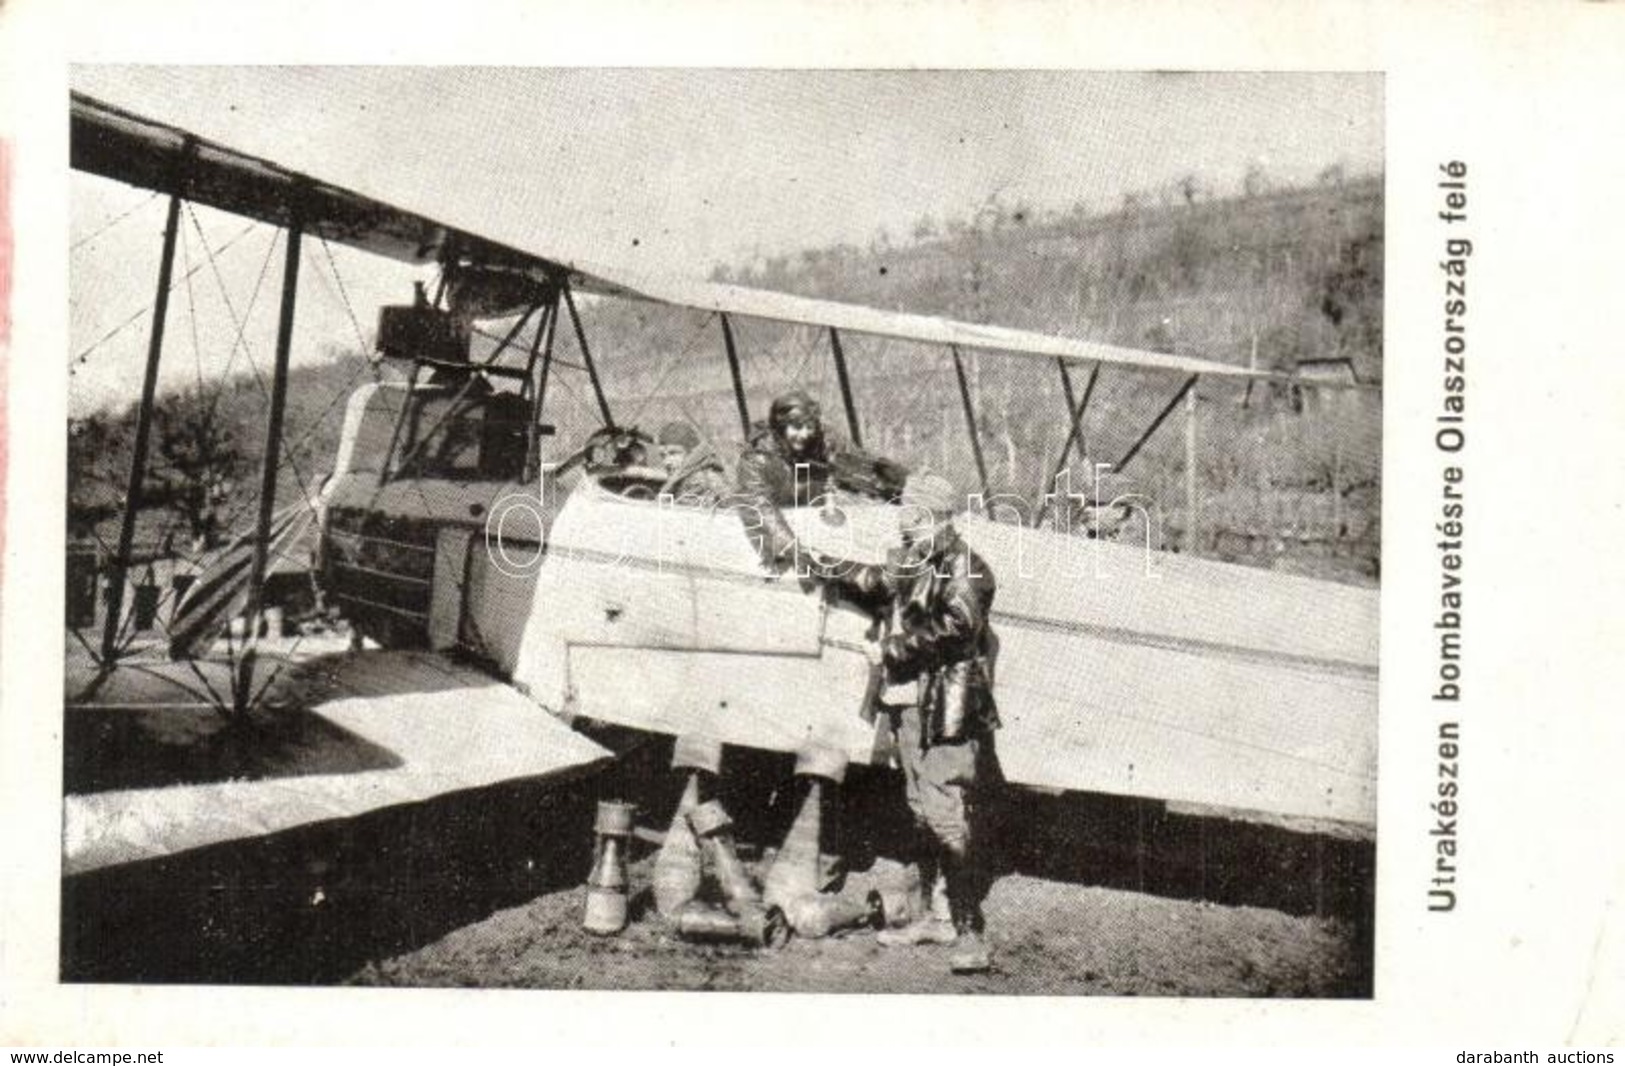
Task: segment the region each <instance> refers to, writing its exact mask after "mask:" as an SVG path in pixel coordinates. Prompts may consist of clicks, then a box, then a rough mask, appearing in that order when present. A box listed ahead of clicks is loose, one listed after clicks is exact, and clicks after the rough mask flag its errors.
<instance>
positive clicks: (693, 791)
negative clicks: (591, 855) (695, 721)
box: [653, 735, 722, 918]
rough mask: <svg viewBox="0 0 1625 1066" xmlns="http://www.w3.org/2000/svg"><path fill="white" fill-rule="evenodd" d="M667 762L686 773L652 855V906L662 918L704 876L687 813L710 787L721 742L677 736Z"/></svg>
mask: <svg viewBox="0 0 1625 1066" xmlns="http://www.w3.org/2000/svg"><path fill="white" fill-rule="evenodd" d="M671 765H672V768H673V769H675V770H687V771H689V774H688V784H687V785H686V786H685V787H684V789H683V796H682V798H681V799H680V800H678V802H677V811H676V813H675V814H673V815H672V819H671V825H670V826H669V827H668V828H667V829H666V839H665V840H664V841H663V842H662V843H661V845H660V854H658V855H657V856H655V866H654V878H653V880H654V896H655V909H656V910H658V911H659V912H660V913H661V914H662V915H663V916H665V917H666V918H673V917H675V916H676V914H677V911H678V910H679V909H681V908H682V906H683V905H684V904H686V903H688V902H689V901H690V900H692V899H693V898H694V897H695V896H696V895H698V894H699V891H700V883H701V881H702V880H703V879H704V870H703V868H702V867H703V863H702V856H701V854H700V850H701V849H700V839H699V837H697V836H696V835H695V834H694V828H693V826H691V825H690V824H689V814H690V813H692V812H693V810H694V808H695V807H697V806H699V805H700V801H701V798H702V797H701V793H702V792H708V791H709V790H710V785H709V782H710V779H711V778H714V777H715V776H716V775H717V773H718V772H719V771H720V770H721V769H722V745H721V744H720V743H718V742H717V741H714V740H711V739H710V738H708V737H699V736H693V735H684V736H680V737H678V738H677V743H676V744H675V745H674V746H673V749H672V756H671Z"/></svg>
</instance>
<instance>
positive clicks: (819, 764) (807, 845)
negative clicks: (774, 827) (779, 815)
mask: <svg viewBox="0 0 1625 1066" xmlns="http://www.w3.org/2000/svg"><path fill="white" fill-rule="evenodd" d="M796 773H797V775H798V776H800V777H801V778H802V779H803V780H804V781H805V782H806V795H805V796H803V797H802V800H801V809H800V810H798V811H797V812H796V817H795V821H793V822H791V823H790V830H789V832H787V833H785V835H784V844H783V846H782V847H780V848H779V854H778V857H777V858H775V859H774V860H773V866H772V868H771V869H770V870H768V872H767V880H766V881H765V882H764V884H763V886H762V891H763V897H764V898H765V899H766V900H767V901H768V902H769V903H774V904H777V905H778V906H780V907H783V908H784V909H785V911H786V913H789V912H790V908H791V906H792V904H793V902H794V901H796V900H799V899H801V898H803V897H805V896H810V895H813V894H815V893H816V892H817V891H818V889H819V887H820V882H821V880H822V876H821V869H820V861H819V855H820V849H819V843H820V840H821V838H822V837H823V831H824V783H825V782H829V783H830V784H829V787H831V788H834V787H835V784H836V783H838V782H840V781H841V780H842V779H843V778H844V777H845V776H846V755H845V753H844V752H842V751H840V750H839V749H836V748H828V747H821V746H809V747H806V748H803V749H802V750H801V751H800V752H799V753H797V755H796ZM791 921H792V924H794V919H793V918H792V920H791Z"/></svg>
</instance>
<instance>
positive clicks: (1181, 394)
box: [1112, 374, 1202, 473]
mask: <svg viewBox="0 0 1625 1066" xmlns="http://www.w3.org/2000/svg"><path fill="white" fill-rule="evenodd" d="M1201 376H1202V375H1200V374H1192V375H1191V376H1190V377H1188V378H1186V379H1185V384H1183V385H1181V386H1180V387H1179V391H1178V392H1176V393H1174V396H1173V399H1171V400H1169V401H1168V406H1166V407H1164V408H1163V409H1162V413H1161V414H1159V415H1157V417H1156V419H1155V421H1153V422H1152V423H1151V425H1149V426H1147V427H1146V430H1145V432H1144V433H1142V434H1140V439H1139V440H1137V441H1135V442H1134V447H1132V448H1130V449H1129V450H1128V451H1127V452H1125V453H1124V454H1123V458H1121V459H1119V460H1118V461H1117V465H1116V466H1114V467H1112V470H1113V472H1114V473H1122V472H1123V468H1124V467H1126V466H1128V464H1129V463H1131V462H1133V461H1134V457H1135V456H1136V455H1139V454H1140V449H1141V448H1143V447H1145V442H1146V441H1148V440H1150V439H1151V435H1152V434H1153V433H1155V432H1156V431H1157V430H1159V429H1161V428H1162V424H1163V423H1164V422H1166V421H1168V416H1169V415H1171V414H1173V413H1174V408H1176V407H1178V406H1179V401H1180V400H1183V399H1184V398H1185V394H1186V393H1188V392H1190V391H1191V390H1192V389H1193V388H1195V387H1196V382H1197V380H1198V379H1199V378H1200V377H1201Z"/></svg>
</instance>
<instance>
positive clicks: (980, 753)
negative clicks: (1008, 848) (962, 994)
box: [813, 475, 1001, 972]
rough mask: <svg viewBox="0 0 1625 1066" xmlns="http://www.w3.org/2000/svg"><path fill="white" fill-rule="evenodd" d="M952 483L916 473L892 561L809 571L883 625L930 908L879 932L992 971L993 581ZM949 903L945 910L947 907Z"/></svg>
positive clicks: (826, 564) (890, 705) (822, 564)
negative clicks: (957, 524) (945, 950)
mask: <svg viewBox="0 0 1625 1066" xmlns="http://www.w3.org/2000/svg"><path fill="white" fill-rule="evenodd" d="M955 500H956V496H955V493H954V490H953V487H952V486H951V485H949V484H948V482H947V481H945V480H943V479H942V478H940V477H935V476H932V475H925V476H919V477H912V478H910V479H909V480H908V484H907V486H906V487H905V488H904V490H903V497H902V504H903V510H902V512H901V514H900V517H899V524H900V526H901V527H902V531H903V548H902V550H901V551H900V552H897V553H894V555H893V557H892V558H891V559H890V560H889V561H888V562H887V563H886V564H885V565H872V564H858V563H853V562H850V561H846V560H836V559H831V558H827V557H823V556H815V557H814V565H813V572H814V573H815V574H816V575H817V576H818V577H819V578H820V579H822V580H825V581H827V582H829V583H830V584H832V585H834V586H835V588H836V589H837V591H838V592H840V593H842V594H844V595H846V596H847V597H849V598H850V599H852V600H854V601H856V602H857V603H859V604H861V605H864V606H867V607H869V608H870V609H871V610H873V611H875V612H876V613H877V615H880V616H881V617H882V618H884V619H886V620H887V622H888V632H887V635H886V636H885V638H884V639H883V640H882V641H881V645H880V648H881V658H882V662H883V665H884V668H885V673H886V679H887V681H888V683H889V688H888V689H887V691H886V693H885V694H884V696H883V698H882V706H883V707H884V709H885V710H886V712H887V714H888V716H889V718H890V720H891V723H892V727H893V729H894V731H895V734H896V740H897V750H898V755H899V758H900V761H901V762H902V769H903V776H904V784H905V790H906V796H907V799H908V804H909V808H910V810H911V811H912V813H913V815H914V820H915V825H916V838H915V852H916V854H915V855H914V856H913V858H914V859H915V860H916V861H917V862H918V863H919V865H920V874H921V884H922V886H924V887H925V888H926V889H927V890H928V891H929V892H931V894H932V896H933V897H934V898H933V899H932V905H933V910H932V913H929V914H926V915H924V916H923V917H922V918H921V919H920V920H919V921H916V922H914V923H913V924H912V925H909V926H907V927H905V928H902V929H896V930H888V931H886V932H885V933H883V934H881V937H880V940H881V943H883V944H887V945H889V946H897V945H912V944H927V943H934V944H953V945H954V951H953V954H952V956H951V957H950V966H951V968H952V969H953V970H954V971H955V972H979V971H982V970H986V969H987V968H988V966H989V956H988V950H987V946H986V944H985V942H984V939H983V925H984V919H983V915H982V901H983V899H984V897H985V896H986V892H987V876H986V868H985V861H984V857H985V851H986V848H985V839H984V838H985V835H986V832H987V828H986V821H987V819H986V814H987V813H988V808H989V800H990V799H991V790H992V789H993V788H995V787H996V785H997V783H998V782H999V780H1000V779H1001V775H1000V774H999V771H998V762H997V757H996V755H995V754H994V750H993V732H994V730H996V729H997V728H998V726H999V716H998V710H997V708H996V706H995V704H994V700H993V659H994V650H995V646H996V645H995V639H994V636H993V632H992V630H991V628H990V627H989V616H990V614H991V612H992V608H993V597H994V592H995V584H994V579H993V574H992V572H991V571H989V570H988V568H987V564H986V563H984V562H983V561H982V559H981V558H980V557H979V556H977V555H976V553H975V552H973V551H972V550H971V549H970V547H969V546H968V545H967V544H966V543H965V541H964V540H963V539H962V538H961V537H960V535H959V533H958V531H957V530H956V529H955V528H954V525H953V516H954V514H955V513H956V510H957V508H956V506H955ZM944 910H946V912H947V913H946V914H944V913H943V911H944Z"/></svg>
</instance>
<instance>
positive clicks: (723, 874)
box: [688, 800, 762, 914]
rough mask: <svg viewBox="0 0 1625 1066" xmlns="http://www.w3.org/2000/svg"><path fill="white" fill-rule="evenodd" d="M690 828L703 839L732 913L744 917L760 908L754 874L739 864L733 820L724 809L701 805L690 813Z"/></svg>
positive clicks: (713, 803)
mask: <svg viewBox="0 0 1625 1066" xmlns="http://www.w3.org/2000/svg"><path fill="white" fill-rule="evenodd" d="M688 824H689V825H690V826H691V827H692V828H693V830H694V834H695V835H696V836H698V837H699V838H700V845H701V847H703V848H704V849H705V855H706V858H707V859H709V860H710V862H711V871H712V873H713V874H715V876H716V879H717V885H718V887H719V888H721V889H722V898H723V899H725V900H726V901H727V905H728V909H729V910H730V911H732V912H733V913H734V914H741V913H743V912H744V911H745V910H747V909H750V908H756V907H760V906H761V903H762V897H761V895H760V894H759V893H758V892H757V891H756V885H755V884H754V883H753V882H752V881H751V879H750V874H748V873H746V872H745V864H744V863H742V862H740V861H739V853H738V852H737V851H736V850H735V849H734V834H733V819H732V818H730V817H728V812H727V811H725V810H723V809H722V804H720V803H718V802H717V801H716V800H707V801H705V802H704V803H701V804H699V805H698V806H696V807H695V808H694V809H693V810H691V811H689V812H688Z"/></svg>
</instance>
